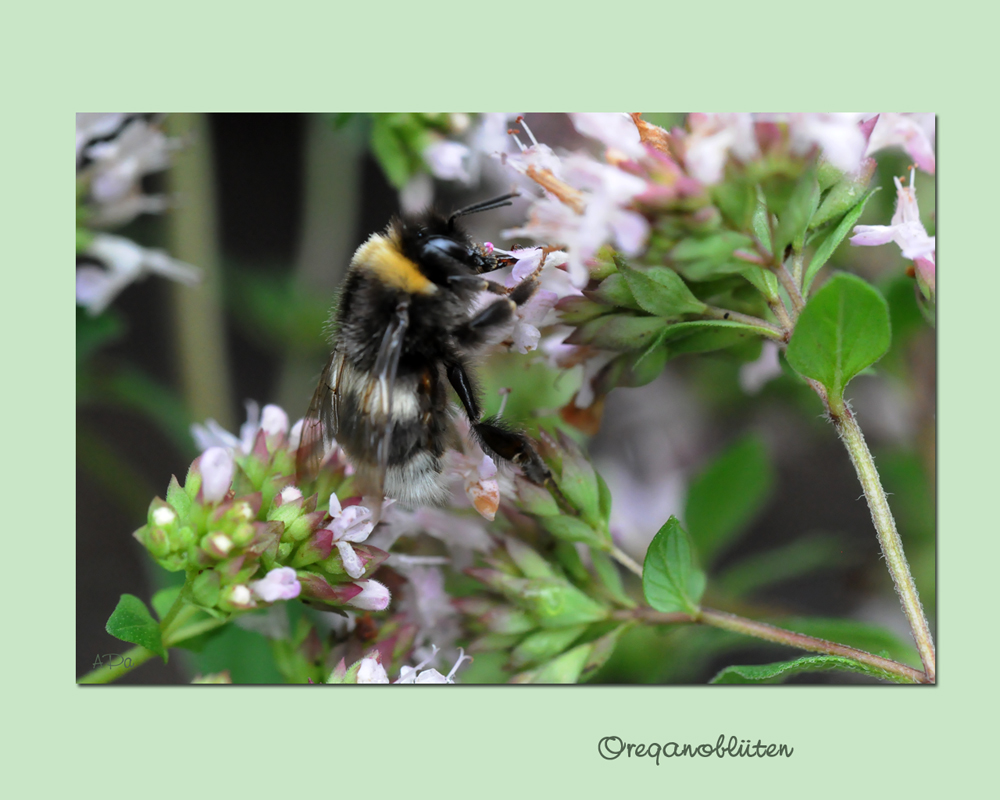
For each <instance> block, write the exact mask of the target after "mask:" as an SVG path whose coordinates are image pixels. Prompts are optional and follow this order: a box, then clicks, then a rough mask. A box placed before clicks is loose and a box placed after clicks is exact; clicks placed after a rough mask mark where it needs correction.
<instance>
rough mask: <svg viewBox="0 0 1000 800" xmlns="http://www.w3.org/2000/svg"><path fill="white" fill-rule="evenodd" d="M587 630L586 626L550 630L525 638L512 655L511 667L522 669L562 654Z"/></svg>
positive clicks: (540, 631)
mask: <svg viewBox="0 0 1000 800" xmlns="http://www.w3.org/2000/svg"><path fill="white" fill-rule="evenodd" d="M585 630H587V626H586V625H571V626H568V627H566V628H549V629H547V630H539V631H535V632H534V633H531V634H529V635H528V636H525V637H524V639H522V640H521V642H520V643H519V644H518V645H517V647H515V648H514V650H513V651H512V652H511V654H510V667H511V668H512V669H522V668H524V667H530V666H531V665H533V664H538V663H540V662H542V661H546V660H548V659H550V658H554V657H555V656H557V655H559V654H560V653H562V652H563V651H564V650H565V649H566V648H567V647H569V646H570V645H571V644H572V643H573V642H574V641H576V640H577V639H579V638H580V636H581V635H582V634H583V632H584V631H585Z"/></svg>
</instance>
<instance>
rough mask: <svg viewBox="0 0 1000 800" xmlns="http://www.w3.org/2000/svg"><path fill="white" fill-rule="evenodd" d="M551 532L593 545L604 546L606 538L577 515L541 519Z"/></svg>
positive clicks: (557, 535)
mask: <svg viewBox="0 0 1000 800" xmlns="http://www.w3.org/2000/svg"><path fill="white" fill-rule="evenodd" d="M539 521H540V522H541V523H542V525H543V526H544V527H545V530H547V531H548V532H549V533H551V534H552V535H553V536H555V537H556V538H557V539H562V540H564V541H567V542H583V543H584V544H588V545H590V546H591V547H602V546H604V544H605V538H604V537H603V536H601V534H599V533H598V532H597V531H595V530H594V529H593V528H591V527H590V525H588V524H587V523H586V522H584V521H583V520H582V519H577V518H576V517H567V516H559V517H542V518H541V519H540V520H539Z"/></svg>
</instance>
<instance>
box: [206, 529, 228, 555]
mask: <svg viewBox="0 0 1000 800" xmlns="http://www.w3.org/2000/svg"><path fill="white" fill-rule="evenodd" d="M201 549H202V550H203V551H204V552H205V553H207V554H208V555H210V556H213V557H215V558H225V557H226V556H228V555H229V551H230V550H232V549H233V540H232V539H231V538H230V537H229V536H227V535H226V534H225V533H223V532H222V531H212V532H211V533H207V534H205V536H203V537H202V539H201Z"/></svg>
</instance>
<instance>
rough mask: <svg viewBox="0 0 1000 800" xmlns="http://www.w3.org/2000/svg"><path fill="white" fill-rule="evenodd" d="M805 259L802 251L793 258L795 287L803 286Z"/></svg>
mask: <svg viewBox="0 0 1000 800" xmlns="http://www.w3.org/2000/svg"><path fill="white" fill-rule="evenodd" d="M804 260H805V257H804V256H803V255H802V251H801V250H799V251H798V252H796V253H795V255H794V256H792V280H793V281H795V285H796V286H798V287H800V288H801V286H802V262H803V261H804Z"/></svg>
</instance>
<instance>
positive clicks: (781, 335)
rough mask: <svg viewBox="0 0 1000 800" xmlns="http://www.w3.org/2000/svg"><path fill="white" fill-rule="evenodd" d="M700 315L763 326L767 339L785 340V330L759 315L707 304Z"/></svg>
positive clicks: (757, 326)
mask: <svg viewBox="0 0 1000 800" xmlns="http://www.w3.org/2000/svg"><path fill="white" fill-rule="evenodd" d="M702 315H703V316H706V317H709V318H710V319H728V320H732V321H733V322H742V323H743V324H744V325H753V327H755V328H763V329H764V331H765V333H764V335H765V336H767V337H768V338H769V339H774V340H775V341H778V342H784V341H785V332H784V331H783V330H782V329H781V328H779V327H778V326H777V325H772V324H771V323H770V322H767V321H765V320H762V319H761V318H760V317H752V316H750V315H749V314H741V313H739V312H738V311H730V310H729V309H728V308H719V307H717V306H708V307H707V308H706V309H705V311H704V312H703V314H702Z"/></svg>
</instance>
